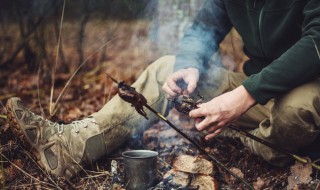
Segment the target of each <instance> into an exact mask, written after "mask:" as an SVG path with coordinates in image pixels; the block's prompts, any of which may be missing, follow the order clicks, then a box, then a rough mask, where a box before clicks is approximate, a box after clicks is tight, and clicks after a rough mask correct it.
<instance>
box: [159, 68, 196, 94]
mask: <svg viewBox="0 0 320 190" xmlns="http://www.w3.org/2000/svg"><path fill="white" fill-rule="evenodd" d="M181 80H183V81H184V82H185V83H186V84H187V85H188V86H187V89H186V91H185V92H186V93H187V94H191V93H192V92H193V91H194V90H195V89H196V87H197V83H198V80H199V71H198V69H196V68H187V69H181V70H178V71H177V72H174V73H172V74H171V75H170V76H169V77H168V78H167V80H166V82H165V83H164V84H163V86H162V90H163V91H164V92H166V93H167V94H168V95H169V96H170V97H175V96H178V95H181V94H182V92H183V91H184V90H185V89H181V88H180V87H179V86H178V85H177V82H178V81H181Z"/></svg>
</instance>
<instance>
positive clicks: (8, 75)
mask: <svg viewBox="0 0 320 190" xmlns="http://www.w3.org/2000/svg"><path fill="white" fill-rule="evenodd" d="M108 22H110V21H108ZM89 26H90V27H88V28H89V29H88V31H87V33H86V36H87V38H86V39H88V40H87V41H86V42H85V47H86V48H84V49H85V53H84V55H85V57H87V56H89V55H90V54H91V53H90V52H94V51H95V50H96V49H98V48H99V47H100V46H101V44H103V43H106V42H109V41H110V43H109V44H108V46H107V48H105V49H103V51H104V53H101V52H99V53H98V54H95V55H94V56H93V57H92V58H91V59H90V60H89V61H88V63H87V64H86V65H85V66H84V68H83V69H82V70H81V71H80V72H79V73H78V74H77V76H76V77H75V79H74V80H73V81H72V83H71V84H70V88H69V89H68V91H67V93H66V95H65V96H64V98H63V100H62V101H61V104H60V107H59V111H58V112H57V114H56V116H55V118H54V119H55V120H56V121H59V122H63V123H68V122H70V121H73V120H75V119H79V118H82V117H84V116H87V115H89V114H91V113H93V112H95V111H97V110H99V109H100V108H101V107H102V106H103V105H104V104H105V103H106V102H107V101H108V100H109V99H110V98H111V97H112V96H113V95H114V94H115V93H116V88H114V85H113V84H112V81H110V80H107V78H106V75H105V73H106V72H108V73H112V74H113V76H114V77H116V78H118V79H122V80H124V81H125V82H127V83H129V84H131V83H132V82H133V81H134V80H135V79H136V78H137V77H138V76H139V74H140V73H141V72H142V71H143V69H144V68H145V67H147V66H148V64H150V63H151V62H152V61H154V60H155V59H156V58H157V57H158V56H159V54H158V53H157V52H156V49H154V47H152V43H151V42H150V40H149V38H148V23H147V22H142V21H138V22H112V23H95V22H92V23H90V24H89ZM104 26H109V29H110V30H112V31H116V32H115V33H114V35H112V36H111V37H110V36H109V37H110V38H108V39H107V38H105V36H106V30H105V29H103V28H104ZM65 27H66V28H68V27H69V28H68V29H66V31H72V30H73V28H72V25H71V24H68V23H66V26H65ZM112 27H114V28H112ZM101 31H104V32H101ZM12 35H14V33H12ZM62 35H63V36H64V37H63V39H65V41H63V43H62V45H63V47H64V51H65V55H67V60H68V64H69V65H68V67H69V70H70V71H69V72H63V71H62V70H61V69H58V70H57V74H56V79H55V83H56V87H55V94H54V97H57V96H58V94H59V92H60V91H61V90H62V88H63V86H64V85H65V84H66V81H67V80H68V78H69V77H70V75H71V71H73V70H75V68H76V65H77V59H78V57H77V53H76V50H75V48H74V47H75V46H74V44H75V38H73V37H72V36H73V35H75V34H74V33H72V32H65V33H63V34H62ZM101 39H104V40H101ZM237 40H238V38H237V37H236V36H233V37H232V36H231V37H230V36H228V38H227V39H226V40H225V43H224V44H223V45H222V49H223V50H222V53H223V55H224V59H226V62H227V63H230V62H228V60H229V59H230V57H231V58H232V59H236V60H237V62H241V61H243V59H245V58H244V57H243V55H242V54H241V53H239V51H238V50H237V48H239V47H237V46H239V44H237V43H236V41H237ZM102 42H103V43H102ZM48 43H50V44H51V46H52V47H54V46H55V40H51V41H50V40H49V39H48ZM235 43H236V44H235ZM232 44H233V45H232ZM235 48H236V49H235ZM52 52H54V50H52ZM51 56H52V57H54V54H53V53H52V55H51ZM102 56H105V59H102V58H101V57H102ZM100 60H102V61H100ZM227 65H228V64H227ZM60 66H61V65H60ZM40 68H41V69H40V70H39V72H29V71H28V69H27V66H26V64H24V63H23V62H21V60H20V61H19V60H16V61H15V62H14V63H11V64H10V65H6V66H5V67H1V68H0V77H1V81H0V86H1V88H0V100H1V112H0V114H1V116H2V117H0V124H1V128H0V142H1V146H0V153H1V156H0V158H1V165H0V167H1V168H0V171H1V172H0V181H1V185H2V186H1V187H2V189H123V188H125V184H124V182H123V175H122V174H123V167H122V166H123V165H122V158H121V152H122V151H124V150H127V149H142V148H143V149H149V150H155V151H158V152H159V159H158V171H159V172H158V182H159V183H158V185H157V189H179V188H181V187H173V186H170V184H168V183H164V181H163V176H164V175H165V173H166V172H167V171H169V170H170V169H172V167H173V162H174V160H175V158H176V157H177V156H179V155H181V154H188V155H194V156H196V155H198V152H197V150H196V149H195V148H194V147H192V145H191V144H190V143H188V142H187V141H186V140H185V139H183V138H182V137H181V136H180V135H179V134H177V133H176V132H175V131H174V130H172V129H170V128H169V127H168V126H167V125H166V124H164V123H162V122H159V123H157V124H155V125H154V126H152V127H151V128H150V129H148V130H147V131H145V132H144V133H143V134H141V135H139V136H136V137H133V138H132V139H131V140H130V141H129V142H128V143H126V144H124V145H123V146H122V147H121V148H120V149H118V150H116V151H115V152H113V153H112V154H111V155H109V156H107V157H103V158H102V159H100V160H99V161H98V162H97V163H95V164H94V165H92V166H87V167H86V168H85V169H86V170H85V171H83V172H81V173H80V175H79V176H78V177H77V178H75V179H73V180H71V181H62V180H60V179H56V178H54V177H53V176H50V175H48V174H47V173H46V172H45V171H43V170H42V169H41V168H40V167H39V166H38V165H37V164H36V161H35V160H34V157H33V156H32V155H30V154H29V152H28V151H27V150H26V149H25V148H24V146H23V142H21V139H19V138H18V137H16V136H14V135H13V133H12V131H11V129H10V127H9V126H8V124H7V122H6V120H5V118H4V116H5V115H6V110H4V107H3V106H2V104H5V103H6V100H7V99H8V98H9V97H12V96H19V97H21V98H22V99H23V100H24V102H25V103H26V105H27V107H28V108H29V109H30V110H33V111H34V112H36V113H37V114H42V115H44V116H46V117H48V110H49V91H50V87H51V86H50V80H49V79H50V77H49V79H48V76H50V72H51V71H50V67H40ZM230 68H232V69H236V70H239V69H238V68H237V65H236V66H234V65H232V64H231V66H230ZM39 77H40V80H39ZM169 118H170V120H171V121H173V122H174V123H175V124H176V125H177V126H179V127H180V128H181V129H182V130H184V131H185V132H186V134H188V135H189V136H191V137H193V138H194V139H196V140H197V141H198V142H199V143H200V144H201V145H202V146H203V147H204V148H205V150H206V151H207V152H209V153H211V154H212V155H215V156H216V157H217V158H218V159H219V160H220V161H221V162H222V163H224V164H225V165H226V166H227V167H229V168H230V169H231V170H232V171H233V172H235V173H237V174H238V175H239V176H241V177H243V178H244V179H246V180H247V181H248V182H249V183H251V184H253V186H254V187H255V189H286V188H288V189H316V188H319V187H318V186H319V180H318V171H315V170H312V169H311V167H310V166H308V165H307V166H305V165H301V164H295V165H292V166H288V167H284V168H276V167H272V166H270V165H268V164H267V163H266V162H264V161H263V160H262V159H260V158H259V157H257V156H254V155H252V154H251V153H250V152H249V151H248V150H247V149H246V148H244V147H243V146H242V144H241V143H240V142H239V141H238V140H234V139H227V138H221V137H219V138H216V139H214V140H213V141H211V142H205V141H203V140H201V136H200V134H199V133H198V132H197V131H195V130H194V128H193V122H192V121H189V120H188V118H185V117H183V116H181V115H179V114H178V113H177V112H175V111H172V112H171V113H170V115H169ZM112 161H113V162H114V163H117V164H118V167H117V172H116V173H114V174H112V173H111V168H110V164H111V162H112ZM212 176H213V177H214V178H215V179H216V180H217V182H218V184H219V188H220V189H246V188H245V187H244V185H243V184H241V183H240V182H239V181H238V180H235V179H234V178H232V177H230V175H229V174H227V173H226V172H224V171H223V170H221V169H220V168H219V167H217V168H216V170H215V172H213V174H212ZM154 189H156V188H154ZM185 189H187V188H185Z"/></svg>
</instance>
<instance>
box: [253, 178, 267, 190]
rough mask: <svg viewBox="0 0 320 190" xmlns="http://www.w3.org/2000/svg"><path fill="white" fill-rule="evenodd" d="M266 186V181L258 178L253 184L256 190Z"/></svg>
mask: <svg viewBox="0 0 320 190" xmlns="http://www.w3.org/2000/svg"><path fill="white" fill-rule="evenodd" d="M265 185H266V183H265V181H264V180H263V179H261V177H258V178H257V181H255V182H253V187H254V189H255V190H260V189H262V188H263V187H264V186H265Z"/></svg>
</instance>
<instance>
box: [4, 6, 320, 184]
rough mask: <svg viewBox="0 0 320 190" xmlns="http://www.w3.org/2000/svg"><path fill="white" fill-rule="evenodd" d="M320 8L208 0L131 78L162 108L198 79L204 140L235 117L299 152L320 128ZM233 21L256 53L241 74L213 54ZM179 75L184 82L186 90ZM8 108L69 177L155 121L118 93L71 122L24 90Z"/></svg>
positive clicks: (266, 151) (42, 160)
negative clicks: (164, 52)
mask: <svg viewBox="0 0 320 190" xmlns="http://www.w3.org/2000/svg"><path fill="white" fill-rule="evenodd" d="M319 7H320V1H319V0H282V1H279V0H259V1H256V0H206V1H205V4H204V6H203V7H202V9H201V10H200V11H199V13H198V15H197V17H196V19H195V21H194V23H193V25H192V26H191V27H190V28H189V29H188V30H187V31H186V33H185V35H184V38H183V39H182V41H181V44H180V49H179V53H178V54H177V55H176V56H175V57H174V56H166V57H162V58H160V59H159V60H157V61H156V62H154V63H153V64H151V65H150V66H149V67H148V68H147V69H146V70H145V71H144V72H143V73H142V74H141V76H140V77H139V78H138V79H137V81H136V82H135V83H134V84H133V85H132V86H133V87H135V88H136V90H137V91H138V92H140V93H142V94H143V95H144V96H145V97H146V99H147V101H148V104H149V105H151V106H152V107H153V108H154V109H155V110H157V111H159V112H160V113H162V114H167V113H168V111H169V107H171V106H169V103H168V100H167V99H166V95H169V96H172V97H173V96H177V95H179V94H181V93H188V94H191V93H192V92H194V91H195V89H196V88H197V89H198V91H199V92H201V95H203V96H204V97H205V98H206V101H207V102H206V103H203V104H201V105H200V106H199V108H198V109H196V110H193V111H192V112H190V116H191V117H194V118H198V117H202V118H204V119H203V120H202V121H201V122H199V123H197V124H196V128H197V129H198V130H199V131H203V130H205V131H207V132H208V135H207V136H206V139H211V138H213V137H215V136H216V135H218V134H219V133H222V134H224V135H234V134H232V133H230V132H229V131H228V130H226V129H224V126H226V124H228V123H231V122H233V123H236V124H238V125H239V126H240V127H243V128H245V129H247V130H250V132H251V133H252V134H254V135H256V136H258V137H260V138H262V139H264V140H266V141H269V142H271V143H273V144H276V145H277V146H280V147H282V148H284V149H286V150H288V151H297V150H298V149H300V148H303V147H306V146H308V145H310V144H311V143H312V142H313V141H314V140H315V139H316V138H317V136H318V135H319V132H320V131H319V127H320V115H319V114H320V79H319V76H320V57H319V52H318V47H320V46H319V44H320V11H319ZM232 26H234V27H235V28H236V30H237V31H238V32H239V34H240V35H241V37H242V39H243V41H244V50H245V53H246V54H247V55H248V57H249V58H250V59H249V60H248V61H247V62H246V63H245V64H244V68H243V70H244V73H234V72H231V71H227V70H225V69H223V68H219V67H217V66H215V65H214V64H209V63H208V61H209V59H210V57H211V55H212V54H213V53H214V52H216V51H217V49H218V44H219V43H220V42H221V41H222V39H223V38H224V36H225V35H226V34H227V33H228V32H229V31H230V29H231V27H232ZM179 81H184V82H185V83H186V84H187V87H186V88H185V89H182V88H181V87H180V86H178V85H177V83H178V82H179ZM161 84H163V86H162V87H161ZM7 110H8V115H9V118H10V121H11V123H12V126H13V127H14V128H15V131H17V132H18V133H22V134H23V135H24V137H25V140H26V142H27V143H28V144H29V145H30V146H31V151H32V152H33V153H34V154H35V155H36V156H37V158H38V160H39V164H40V165H41V166H43V167H44V168H45V169H46V170H47V171H49V172H50V173H52V174H54V175H55V176H62V177H66V178H70V177H72V176H74V175H75V174H76V173H77V172H78V171H79V170H80V169H81V166H82V165H84V164H88V163H91V162H93V161H95V160H97V159H98V158H100V157H101V156H102V155H105V154H108V153H110V152H111V151H112V150H113V149H115V148H117V147H118V146H119V145H121V144H122V143H123V142H124V141H126V140H127V139H128V137H129V136H130V135H132V134H134V133H139V132H141V131H143V130H144V129H145V128H146V127H149V126H151V124H152V123H154V122H156V121H157V120H158V119H157V117H156V116H155V115H153V114H151V113H150V112H148V111H147V114H148V117H149V120H146V119H145V118H144V117H142V116H140V115H139V114H138V113H137V112H136V111H135V110H134V108H133V107H131V106H130V104H128V103H126V102H124V101H123V100H121V99H120V98H119V96H115V97H114V98H112V100H111V101H110V102H108V103H107V104H106V105H105V106H104V107H103V108H102V109H101V110H100V111H98V112H96V113H94V114H92V115H91V116H90V117H88V118H85V119H83V120H80V121H75V122H73V123H71V124H68V125H59V124H57V123H53V122H50V121H47V120H45V119H44V118H42V117H40V116H37V115H35V114H33V113H32V112H30V111H29V110H28V109H26V108H25V107H24V106H23V104H22V101H21V100H20V99H19V98H12V99H9V100H8V102H7ZM241 141H242V142H243V143H244V144H245V145H246V146H248V147H249V149H250V150H251V151H252V152H253V153H255V154H257V155H260V156H261V157H262V158H264V159H265V160H266V161H267V162H269V163H271V164H273V165H277V166H283V165H284V164H286V163H288V162H289V161H290V159H289V158H288V157H287V156H286V155H283V154H281V153H279V152H277V151H275V150H272V149H270V148H268V147H265V146H264V145H261V144H259V143H257V142H254V141H252V140H250V139H247V138H243V137H241Z"/></svg>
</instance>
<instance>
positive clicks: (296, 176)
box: [287, 162, 312, 189]
mask: <svg viewBox="0 0 320 190" xmlns="http://www.w3.org/2000/svg"><path fill="white" fill-rule="evenodd" d="M290 171H291V175H290V176H289V177H288V186H287V189H294V188H297V186H298V185H300V184H307V183H309V182H310V181H311V180H312V178H311V176H310V175H311V173H312V166H311V162H309V163H307V164H302V163H300V162H296V163H295V164H294V165H293V166H291V167H290Z"/></svg>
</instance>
